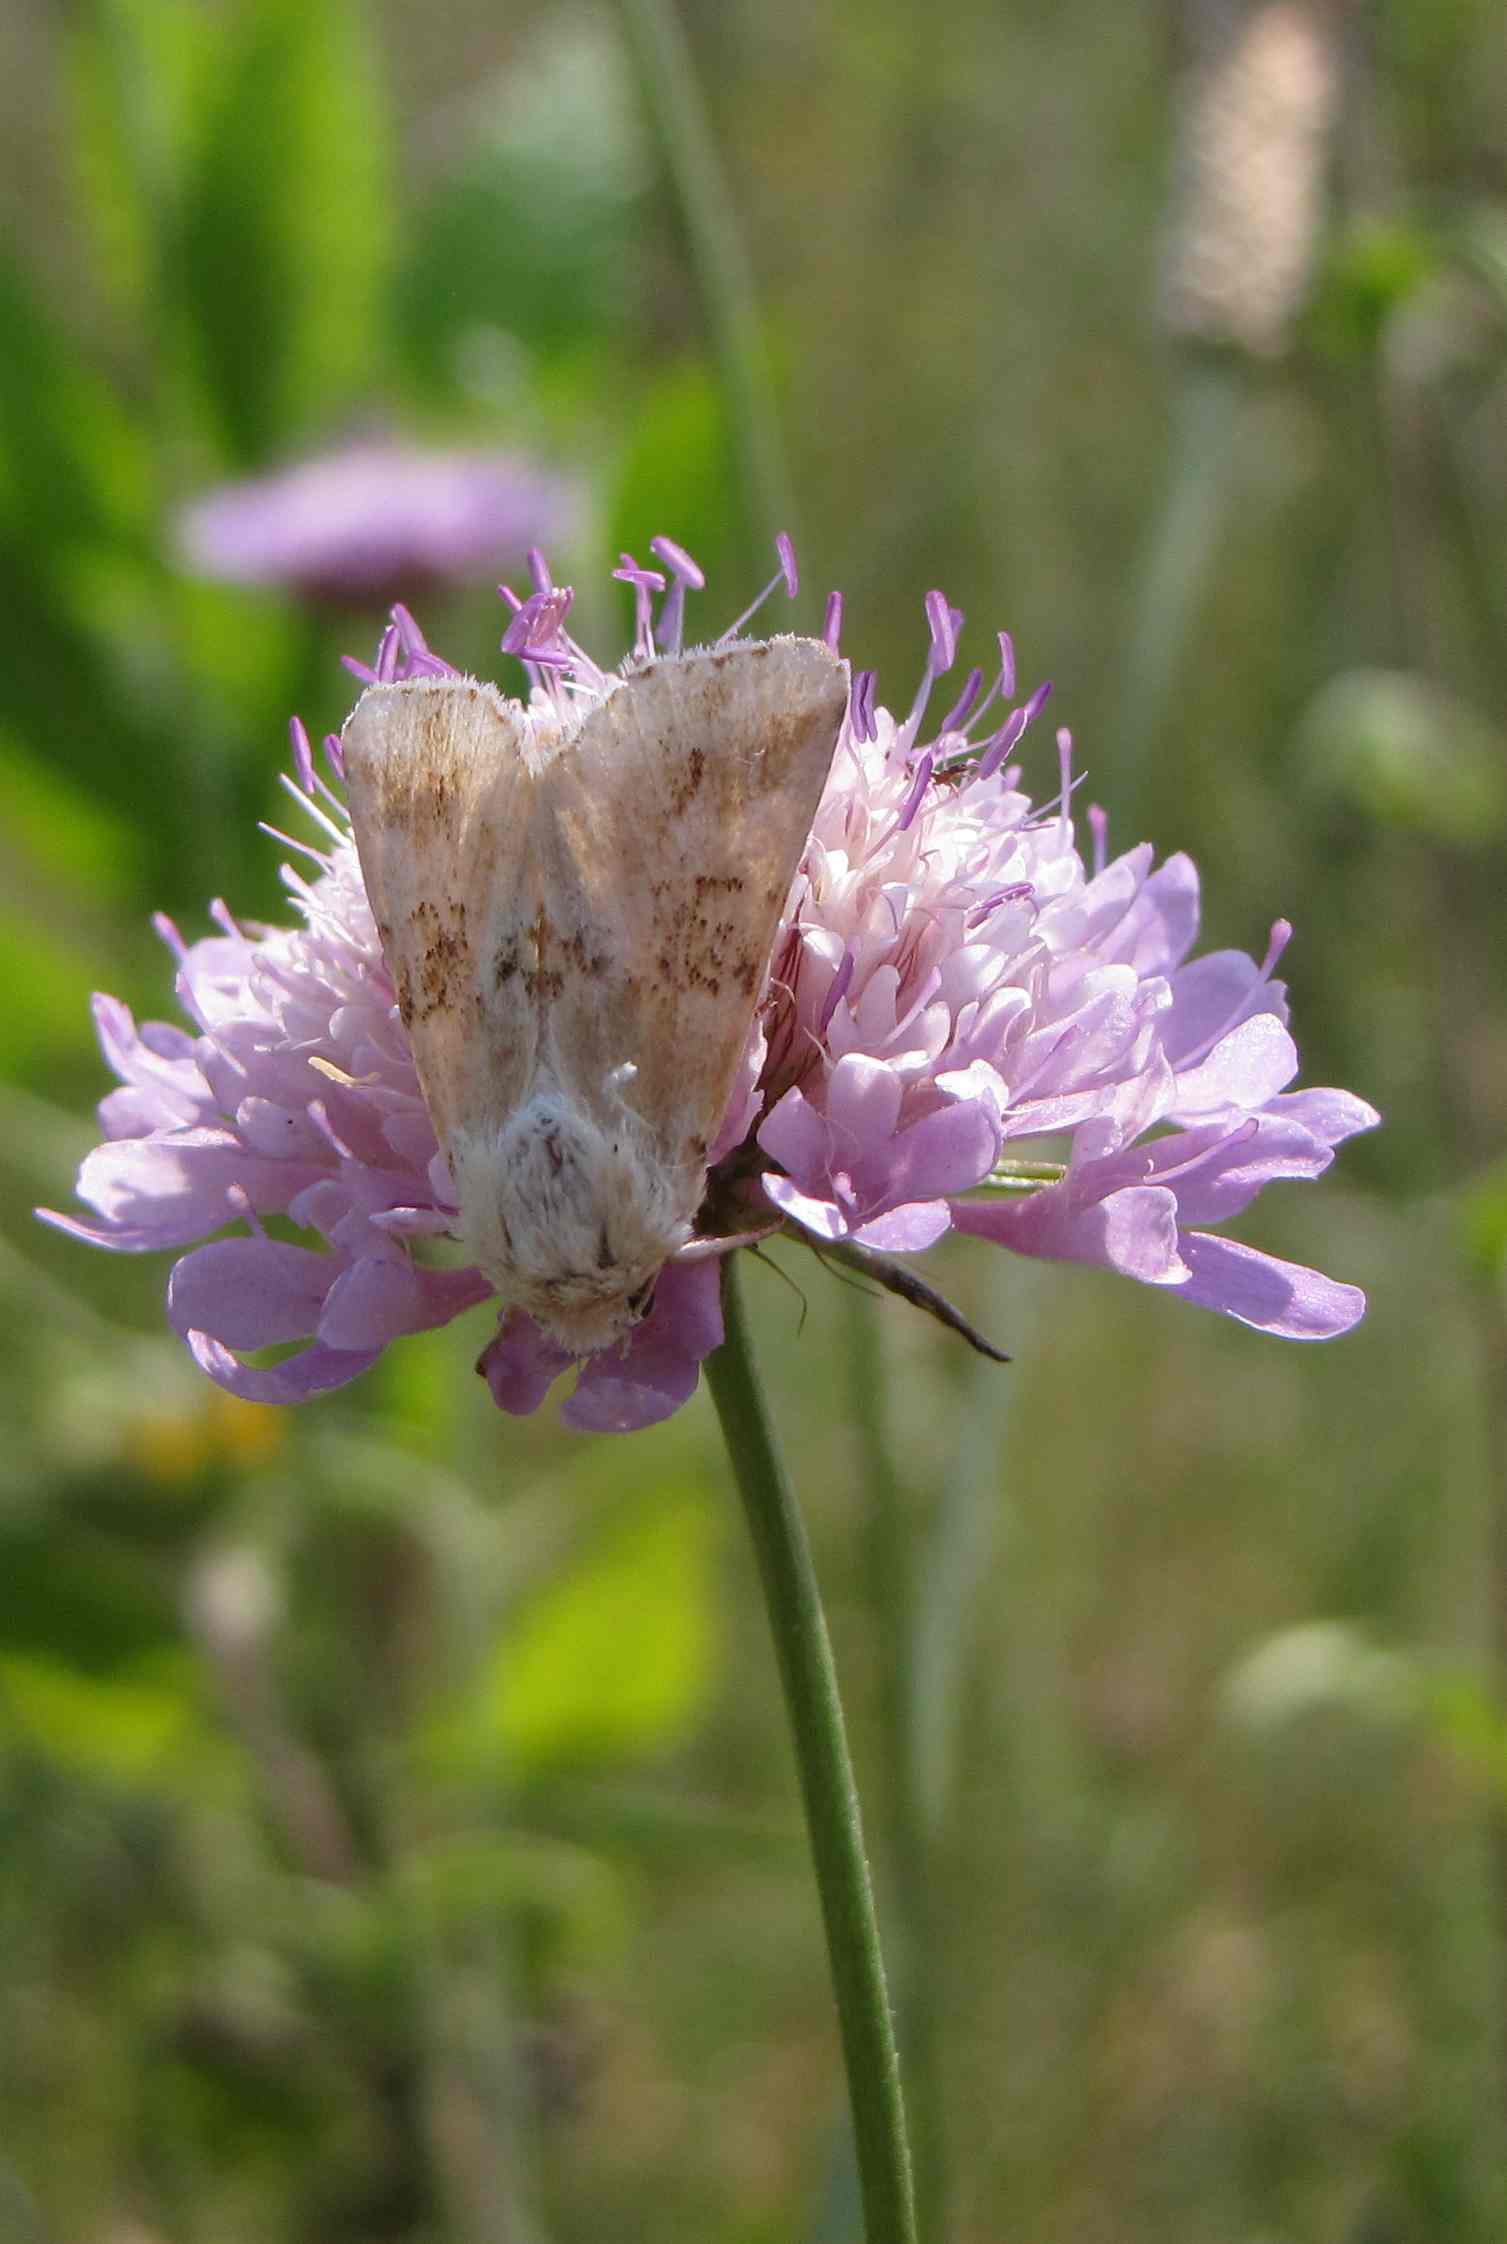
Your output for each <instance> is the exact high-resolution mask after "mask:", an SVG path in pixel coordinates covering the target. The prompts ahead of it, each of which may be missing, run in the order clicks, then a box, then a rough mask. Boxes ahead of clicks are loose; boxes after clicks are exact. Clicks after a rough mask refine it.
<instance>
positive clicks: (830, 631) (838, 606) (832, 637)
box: [822, 592, 842, 654]
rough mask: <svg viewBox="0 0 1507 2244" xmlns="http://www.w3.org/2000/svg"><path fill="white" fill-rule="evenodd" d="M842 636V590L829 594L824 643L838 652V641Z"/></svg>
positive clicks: (823, 630) (834, 651)
mask: <svg viewBox="0 0 1507 2244" xmlns="http://www.w3.org/2000/svg"><path fill="white" fill-rule="evenodd" d="M841 637H842V594H841V593H840V592H829V593H828V595H827V615H826V621H825V622H824V623H823V625H822V641H823V644H824V645H826V646H829V647H830V648H831V649H832V652H833V653H834V654H836V652H837V643H838V641H839V639H840V638H841Z"/></svg>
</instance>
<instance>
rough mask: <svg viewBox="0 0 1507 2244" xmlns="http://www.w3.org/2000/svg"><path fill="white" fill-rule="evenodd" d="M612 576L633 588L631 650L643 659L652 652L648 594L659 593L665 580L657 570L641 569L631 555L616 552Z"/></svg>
mask: <svg viewBox="0 0 1507 2244" xmlns="http://www.w3.org/2000/svg"><path fill="white" fill-rule="evenodd" d="M612 573H613V575H614V576H615V577H616V578H617V580H618V582H619V583H620V584H631V585H632V587H633V651H634V653H635V654H637V655H642V656H643V657H644V658H645V659H646V660H647V659H648V657H649V656H651V655H652V654H653V652H654V604H653V602H652V601H651V599H650V597H649V595H650V593H651V592H663V590H664V588H665V579H664V578H663V577H662V576H661V575H660V573H659V571H658V569H641V568H640V567H639V565H638V563H637V562H636V561H635V560H634V558H633V555H632V554H631V553H620V554H619V555H618V565H617V567H616V568H615V569H614V570H613V572H612Z"/></svg>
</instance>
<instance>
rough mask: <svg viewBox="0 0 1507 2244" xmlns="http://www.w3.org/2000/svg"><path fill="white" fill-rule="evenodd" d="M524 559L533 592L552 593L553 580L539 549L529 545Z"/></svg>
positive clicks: (547, 564) (553, 587)
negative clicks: (532, 585) (532, 582)
mask: <svg viewBox="0 0 1507 2244" xmlns="http://www.w3.org/2000/svg"><path fill="white" fill-rule="evenodd" d="M524 558H525V559H526V560H527V562H528V571H529V575H530V576H531V577H532V578H533V580H534V590H535V591H536V592H553V591H554V589H555V580H554V578H553V577H552V576H551V575H550V573H549V563H548V562H547V561H546V560H545V558H544V555H543V553H542V552H541V551H540V549H539V547H538V546H536V545H531V546H530V547H529V549H528V552H527V554H526V555H525V556H524Z"/></svg>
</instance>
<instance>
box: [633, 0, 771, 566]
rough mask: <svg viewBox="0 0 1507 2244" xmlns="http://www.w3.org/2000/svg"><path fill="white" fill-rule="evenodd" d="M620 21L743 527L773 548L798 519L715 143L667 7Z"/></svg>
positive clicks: (650, 1) (653, 2) (657, 4)
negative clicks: (671, 213) (673, 200)
mask: <svg viewBox="0 0 1507 2244" xmlns="http://www.w3.org/2000/svg"><path fill="white" fill-rule="evenodd" d="M622 14H623V22H624V25H625V27H626V29H627V34H628V41H629V45H630V46H631V48H632V50H633V56H634V60H635V62H636V63H637V66H638V75H639V79H640V82H641V84H642V87H643V94H644V102H645V106H646V107H647V109H648V111H649V113H650V116H651V117H652V119H653V122H654V129H655V132H656V134H657V136H658V139H659V144H660V149H661V152H662V154H663V157H664V162H665V168H666V170H667V171H668V173H669V175H670V178H671V180H672V182H673V183H674V187H675V192H676V197H677V200H678V202H679V205H680V211H681V215H682V219H683V221H684V224H685V229H686V234H687V237H688V241H689V245H690V252H691V258H692V262H693V263H694V265H695V268H696V281H697V285H698V287H699V288H700V291H701V297H702V302H703V304H704V305H705V308H706V318H707V325H708V327H709V329H710V330H711V341H712V349H713V351H714V352H715V354H716V359H717V374H718V378H719V380H720V382H721V385H722V392H723V396H724V397H725V399H726V401H727V413H728V421H729V424H730V426H731V428H732V431H733V439H734V442H735V443H736V445H737V447H738V470H739V475H740V477H741V479H742V483H743V498H744V506H745V509H746V512H747V517H748V527H749V530H750V532H751V533H752V534H753V535H754V536H756V537H760V538H763V539H765V540H767V541H769V542H772V541H773V539H774V537H775V534H776V532H777V531H780V530H789V531H792V532H793V531H794V529H795V510H794V506H793V503H792V495H791V490H790V479H789V477H788V475H787V474H786V471H785V463H784V454H783V450H782V447H781V443H780V433H779V415H778V412H777V410H776V407H775V401H774V392H773V389H772V387H771V385H770V380H769V372H768V367H767V364H766V361H765V357H764V348H763V344H762V341H761V339H760V335H759V317H758V305H757V300H756V298H755V295H754V287H753V279H752V275H751V274H750V272H749V268H748V259H747V257H746V255H745V254H744V249H743V242H742V237H741V235H740V234H739V231H738V225H737V221H736V219H735V217H734V215H733V205H732V199H731V197H730V195H729V194H728V190H727V182H726V180H725V179H724V177H723V175H722V165H721V162H720V160H719V158H718V154H717V146H716V142H715V140H714V139H713V137H712V132H711V128H710V126H709V124H708V122H707V117H706V111H705V109H704V107H703V105H702V101H701V96H700V93H699V91H698V89H697V85H696V73H695V70H694V69H693V67H692V63H691V57H690V53H689V50H688V48H687V46H686V40H685V33H684V31H683V30H682V29H681V25H680V19H679V17H678V16H677V15H676V13H675V10H674V8H673V6H672V5H671V4H670V0H622Z"/></svg>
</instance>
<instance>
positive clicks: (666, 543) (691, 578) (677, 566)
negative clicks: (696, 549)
mask: <svg viewBox="0 0 1507 2244" xmlns="http://www.w3.org/2000/svg"><path fill="white" fill-rule="evenodd" d="M649 551H650V552H651V553H657V554H658V556H659V558H660V560H661V561H663V563H664V564H665V567H666V568H667V569H672V570H673V571H674V573H675V575H676V576H677V577H683V578H684V579H685V582H686V583H687V584H688V585H689V586H690V587H691V589H692V590H693V591H694V592H702V591H704V590H705V588H706V576H705V574H704V572H703V570H702V569H701V568H700V566H699V564H698V563H697V562H695V561H693V560H692V558H691V556H690V554H688V553H687V552H686V549H685V547H684V546H683V545H677V544H676V543H675V540H674V539H673V538H651V539H650V540H649Z"/></svg>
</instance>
